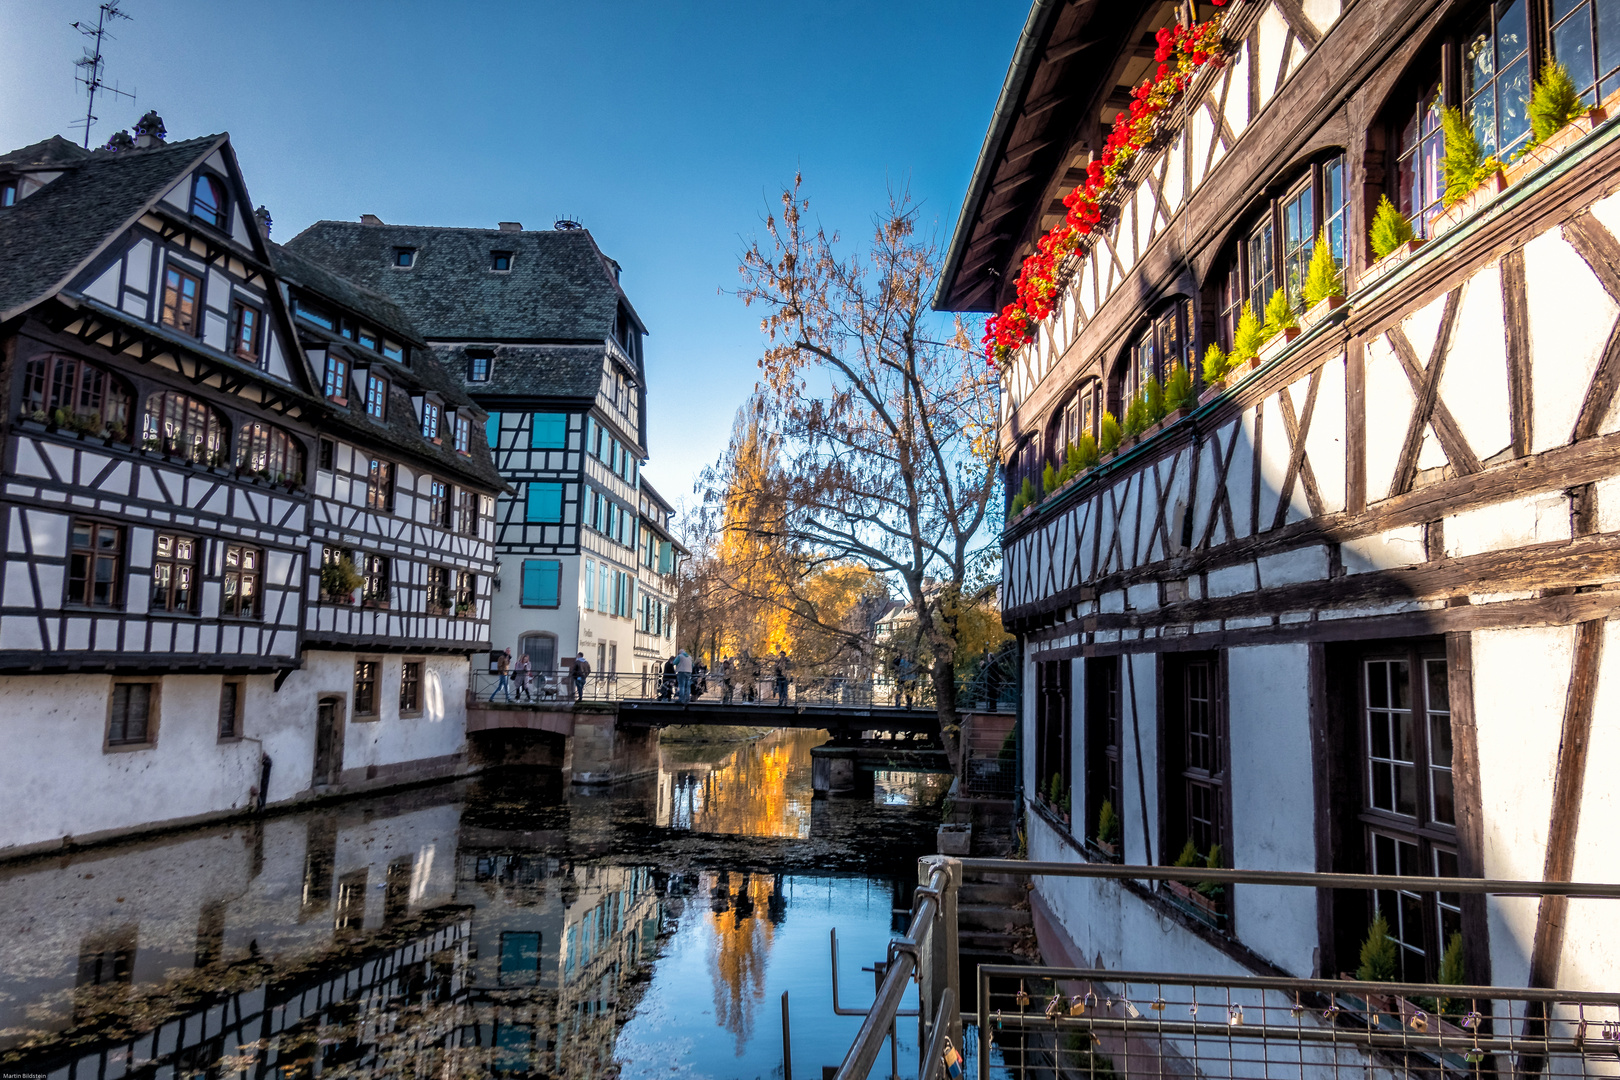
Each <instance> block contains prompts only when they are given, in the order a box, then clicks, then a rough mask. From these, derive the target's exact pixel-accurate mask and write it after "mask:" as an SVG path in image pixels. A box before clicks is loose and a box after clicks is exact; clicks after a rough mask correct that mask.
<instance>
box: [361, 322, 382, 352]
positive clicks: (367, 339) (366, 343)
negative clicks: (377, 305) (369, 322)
mask: <svg viewBox="0 0 1620 1080" xmlns="http://www.w3.org/2000/svg"><path fill="white" fill-rule="evenodd" d="M359 341H360V345H361V347H362V348H366V349H370V350H371V351H372V352H376V351H378V350H377V331H375V330H373V329H371V328H370V327H366V326H362V327H361V328H360V335H359Z"/></svg>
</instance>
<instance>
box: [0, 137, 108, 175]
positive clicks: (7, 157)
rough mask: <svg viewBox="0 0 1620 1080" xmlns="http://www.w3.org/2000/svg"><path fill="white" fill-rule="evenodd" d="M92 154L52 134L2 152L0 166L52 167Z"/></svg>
mask: <svg viewBox="0 0 1620 1080" xmlns="http://www.w3.org/2000/svg"><path fill="white" fill-rule="evenodd" d="M89 156H90V151H89V150H86V149H85V148H84V147H82V146H79V145H78V144H76V143H70V142H68V141H67V140H66V139H64V138H62V136H60V135H52V136H51V137H50V138H48V139H46V140H44V141H43V142H37V143H34V144H33V145H32V146H25V147H23V148H22V149H21V150H13V151H12V152H11V153H9V154H0V168H6V169H50V168H59V167H61V166H63V165H74V164H77V163H78V162H80V161H83V160H84V159H85V158H87V157H89Z"/></svg>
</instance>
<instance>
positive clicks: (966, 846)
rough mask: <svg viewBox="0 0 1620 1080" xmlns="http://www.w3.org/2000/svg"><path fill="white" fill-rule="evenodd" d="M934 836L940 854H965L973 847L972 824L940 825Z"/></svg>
mask: <svg viewBox="0 0 1620 1080" xmlns="http://www.w3.org/2000/svg"><path fill="white" fill-rule="evenodd" d="M934 838H935V842H936V845H937V846H938V848H939V853H940V854H941V855H966V854H968V853H969V852H970V851H971V850H972V848H973V826H972V825H971V824H963V825H954V824H953V825H941V826H940V827H939V830H938V831H937V832H936V833H935V834H934Z"/></svg>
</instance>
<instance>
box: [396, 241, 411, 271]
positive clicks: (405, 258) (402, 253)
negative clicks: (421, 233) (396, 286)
mask: <svg viewBox="0 0 1620 1080" xmlns="http://www.w3.org/2000/svg"><path fill="white" fill-rule="evenodd" d="M394 265H395V266H397V267H399V268H400V269H402V270H407V269H409V268H410V267H412V266H415V265H416V249H415V248H408V247H397V248H395V249H394Z"/></svg>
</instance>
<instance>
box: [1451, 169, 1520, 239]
mask: <svg viewBox="0 0 1620 1080" xmlns="http://www.w3.org/2000/svg"><path fill="white" fill-rule="evenodd" d="M1507 186H1508V183H1507V177H1505V176H1503V175H1502V170H1501V169H1498V170H1496V171H1495V172H1494V173H1492V174H1491V175H1490V176H1489V177H1487V178H1486V180H1485V182H1484V183H1483V184H1480V185H1479V187H1477V188H1475V189H1474V190H1473V191H1470V192H1469V193H1468V194H1467V195H1464V196H1463V197H1462V198H1460V199H1458V200H1457V201H1456V202H1454V203H1452V204H1451V206H1450V207H1449V208H1448V209H1446V210H1442V211H1441V212H1440V216H1439V217H1437V218H1435V219H1434V225H1433V227H1432V231H1433V233H1434V235H1435V236H1440V235H1441V234H1443V233H1444V232H1445V231H1446V230H1447V229H1450V228H1451V227H1452V226H1454V225H1456V224H1457V223H1458V222H1460V221H1462V220H1463V219H1464V218H1467V217H1471V216H1473V215H1474V214H1475V213H1476V212H1478V211H1479V210H1482V209H1484V207H1485V205H1486V204H1487V203H1489V202H1490V201H1491V200H1492V199H1494V198H1496V197H1497V196H1498V195H1500V194H1502V192H1504V191H1506V190H1507Z"/></svg>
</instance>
